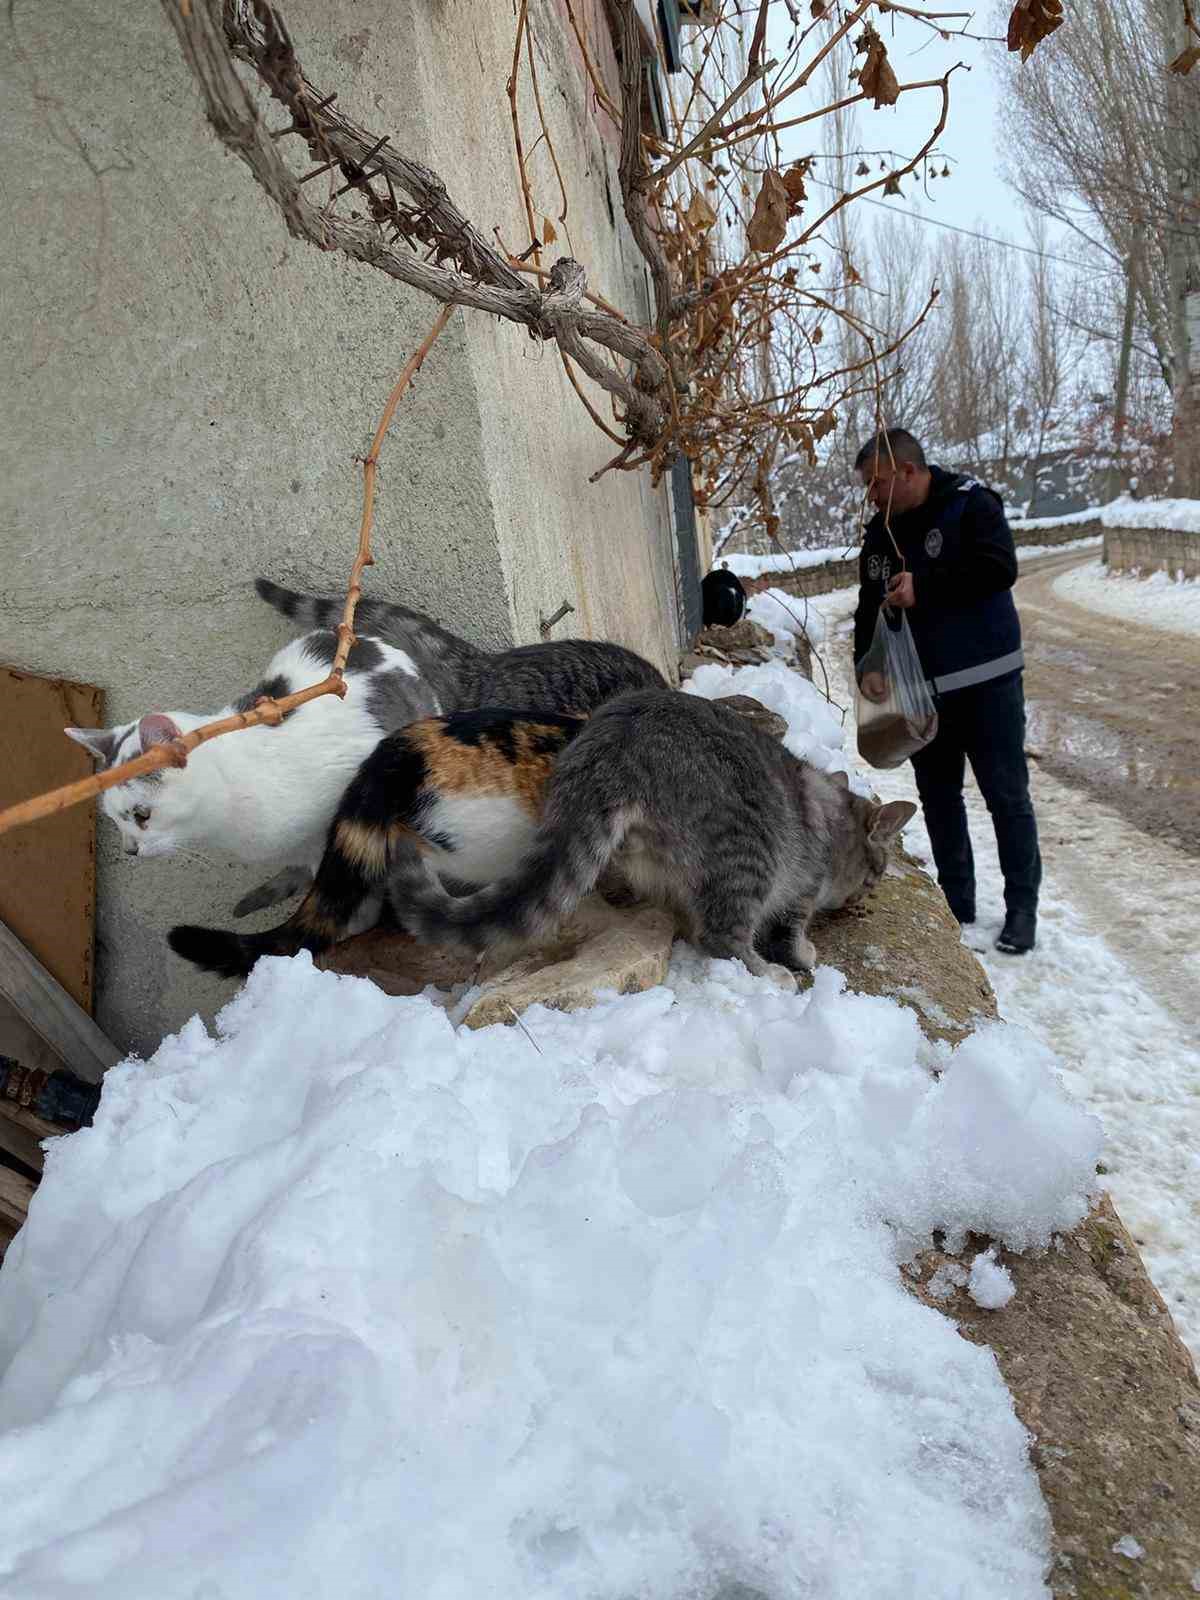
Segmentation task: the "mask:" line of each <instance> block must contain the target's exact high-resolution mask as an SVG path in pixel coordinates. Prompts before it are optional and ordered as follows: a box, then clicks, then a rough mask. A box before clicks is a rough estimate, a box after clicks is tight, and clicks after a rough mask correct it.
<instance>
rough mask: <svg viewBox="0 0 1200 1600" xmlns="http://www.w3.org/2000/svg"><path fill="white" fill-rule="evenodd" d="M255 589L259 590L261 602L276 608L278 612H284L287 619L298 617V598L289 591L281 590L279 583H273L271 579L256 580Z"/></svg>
mask: <svg viewBox="0 0 1200 1600" xmlns="http://www.w3.org/2000/svg"><path fill="white" fill-rule="evenodd" d="M254 587H255V588H256V589H257V590H258V595H259V598H260V599H261V600H265V601H266V602H267V604H268V605H269V606H274V607H275V609H276V610H277V611H282V612H283V614H284V616H285V617H294V616H295V615H296V601H297V598H298V597H297V596H296V595H294V594H293V593H292V592H291V591H290V590H289V589H281V588H280V586H279V585H278V584H277V583H272V582H271V580H270V578H255V580H254Z"/></svg>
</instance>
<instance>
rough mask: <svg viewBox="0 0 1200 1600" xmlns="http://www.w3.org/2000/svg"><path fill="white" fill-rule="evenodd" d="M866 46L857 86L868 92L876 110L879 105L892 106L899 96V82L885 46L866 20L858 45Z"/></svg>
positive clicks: (865, 92)
mask: <svg viewBox="0 0 1200 1600" xmlns="http://www.w3.org/2000/svg"><path fill="white" fill-rule="evenodd" d="M864 40H865V42H866V46H867V59H866V60H865V61H864V62H863V64H862V66H861V67H859V69H858V86H859V88H860V89H861V90H862V92H863V93H864V94H869V95H870V96H871V98H872V99H873V100H874V102H875V107H876V109H877V110H878V108H879V107H880V106H894V105H895V104H896V101H897V100H899V98H900V84H899V82H898V81H897V79H896V74H895V73H894V72H893V71H892V64H891V62H890V61H889V60H888V53H887V46H886V45H885V44H884V42H883V40H882V39H881V38H880V37H879V35H878V34H877V33H876V31H875V29H874V28H873V27H872V26H871V24H870V23H869V22H868V23H867V25H866V27H865V28H864V29H863V33H862V38H861V39H860V40H859V47H861V46H862V44H863V42H864Z"/></svg>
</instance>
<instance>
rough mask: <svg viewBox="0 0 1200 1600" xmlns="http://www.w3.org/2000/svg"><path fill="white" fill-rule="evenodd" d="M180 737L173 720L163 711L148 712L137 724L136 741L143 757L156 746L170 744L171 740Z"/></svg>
mask: <svg viewBox="0 0 1200 1600" xmlns="http://www.w3.org/2000/svg"><path fill="white" fill-rule="evenodd" d="M181 737H182V734H181V731H180V729H179V727H178V725H177V724H176V722H175V720H174V719H173V718H172V717H169V716H168V715H167V713H166V712H165V711H148V712H147V713H146V715H145V716H144V717H143V718H142V720H141V721H140V722H139V723H138V740H139V742H140V744H141V747H142V754H143V755H145V753H146V751H147V750H150V749H152V748H153V747H154V746H155V745H156V744H170V742H171V740H172V739H178V738H181Z"/></svg>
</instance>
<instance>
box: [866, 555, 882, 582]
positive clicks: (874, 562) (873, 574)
mask: <svg viewBox="0 0 1200 1600" xmlns="http://www.w3.org/2000/svg"><path fill="white" fill-rule="evenodd" d="M882 571H883V562H882V561H881V560H880V558H879V557H878V556H868V557H867V577H868V578H870V579H871V581H872V582H874V581H876V580H877V579H878V577H879V574H880V573H881V572H882Z"/></svg>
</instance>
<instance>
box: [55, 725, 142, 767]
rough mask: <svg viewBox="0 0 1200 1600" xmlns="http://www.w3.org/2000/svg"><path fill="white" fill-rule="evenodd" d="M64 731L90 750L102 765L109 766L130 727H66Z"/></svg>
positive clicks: (69, 737)
mask: <svg viewBox="0 0 1200 1600" xmlns="http://www.w3.org/2000/svg"><path fill="white" fill-rule="evenodd" d="M63 732H64V733H65V734H66V736H67V738H68V739H74V741H75V743H76V744H81V745H82V746H83V748H84V749H85V750H88V751H90V752H91V754H92V755H94V756H95V758H96V760H97V761H98V762H99V763H100V765H101V766H102V767H107V766H109V765H110V764H111V762H112V759H113V757H114V756H115V755H116V753H117V751H118V750H119V749H120V746H121V740H122V739H123V738H124V737H125V735H126V734H127V733H128V732H129V728H128V727H127V726H126V727H124V728H64V729H63Z"/></svg>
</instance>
